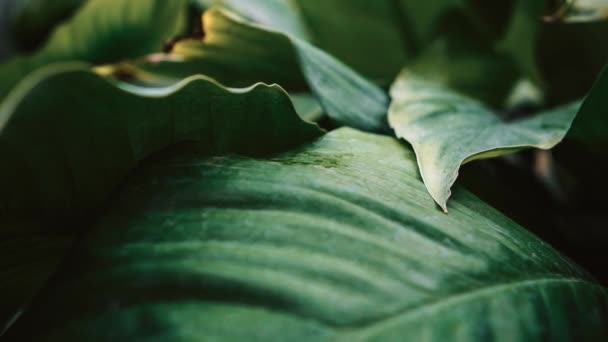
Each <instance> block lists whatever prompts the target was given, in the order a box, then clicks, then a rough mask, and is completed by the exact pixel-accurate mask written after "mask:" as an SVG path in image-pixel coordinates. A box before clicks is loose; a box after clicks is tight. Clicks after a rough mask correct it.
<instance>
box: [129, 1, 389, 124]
mask: <svg viewBox="0 0 608 342" xmlns="http://www.w3.org/2000/svg"><path fill="white" fill-rule="evenodd" d="M203 25H204V26H203V27H204V31H205V37H204V38H203V39H202V40H200V39H186V40H182V41H179V42H177V43H176V44H175V46H174V47H173V49H172V51H171V53H170V54H168V55H162V56H153V57H151V58H149V60H150V59H152V58H158V59H159V60H158V61H148V62H147V63H146V62H144V63H139V64H137V67H138V68H139V69H143V70H144V71H145V72H148V73H150V74H152V75H156V77H161V78H162V77H164V78H174V77H184V76H188V75H192V74H205V75H209V76H210V77H213V78H215V79H217V80H218V81H220V82H222V83H225V84H229V85H236V86H245V85H249V84H251V83H253V82H256V81H260V80H261V81H264V82H267V83H278V84H280V85H282V86H284V87H285V88H286V89H288V90H290V91H291V90H297V89H303V88H304V89H305V88H306V86H308V87H310V90H311V91H312V92H313V94H314V95H315V96H316V97H317V99H318V100H319V102H320V103H321V105H322V106H323V109H324V110H325V112H326V113H327V115H328V116H329V117H330V118H331V119H332V120H334V121H336V122H337V123H340V124H344V125H348V126H352V127H356V128H360V129H363V130H369V131H386V130H387V128H388V126H387V124H386V109H387V107H388V97H387V95H386V94H385V92H384V91H383V90H382V89H380V88H379V87H377V86H376V85H374V84H373V83H371V82H370V81H368V80H366V79H365V78H364V77H362V76H360V75H359V74H357V73H356V72H355V71H353V70H352V69H350V68H349V67H347V66H346V65H344V64H342V63H341V62H339V61H338V60H336V59H334V58H333V57H331V56H330V55H328V54H326V53H324V52H323V51H321V50H319V49H318V48H316V47H314V46H313V45H311V44H309V43H307V42H306V41H304V40H301V39H298V38H295V37H292V36H290V35H285V34H283V33H280V32H277V31H272V30H269V29H266V28H263V27H260V26H255V25H253V24H251V23H249V22H247V21H246V20H244V19H242V18H240V17H238V16H237V15H236V14H234V13H231V12H228V11H226V10H223V9H220V8H218V7H214V8H212V9H210V10H208V11H206V12H205V14H204V15H203Z"/></svg>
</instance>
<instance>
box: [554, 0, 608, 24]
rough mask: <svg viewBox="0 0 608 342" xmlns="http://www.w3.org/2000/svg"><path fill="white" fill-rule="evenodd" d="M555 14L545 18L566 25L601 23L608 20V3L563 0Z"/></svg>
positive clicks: (589, 0) (593, 0)
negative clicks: (562, 22) (590, 22)
mask: <svg viewBox="0 0 608 342" xmlns="http://www.w3.org/2000/svg"><path fill="white" fill-rule="evenodd" d="M562 2H563V4H562V6H561V7H560V8H559V9H558V10H557V13H555V14H553V15H552V16H550V17H547V18H546V20H548V21H554V20H559V21H564V22H567V23H577V22H588V21H601V20H607V19H608V2H607V1H606V0H563V1H562Z"/></svg>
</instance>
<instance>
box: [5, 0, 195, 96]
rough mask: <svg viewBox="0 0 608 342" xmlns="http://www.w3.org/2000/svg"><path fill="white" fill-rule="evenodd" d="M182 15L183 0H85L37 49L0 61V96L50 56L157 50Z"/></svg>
mask: <svg viewBox="0 0 608 342" xmlns="http://www.w3.org/2000/svg"><path fill="white" fill-rule="evenodd" d="M186 21H187V1H186V0H175V1H165V0H138V1H131V0H89V1H87V2H86V3H85V4H84V5H82V7H81V8H80V9H79V10H78V12H77V13H76V14H75V15H74V16H73V17H72V18H71V19H70V20H69V21H67V22H65V23H64V24H62V25H60V26H59V27H58V28H57V29H56V30H55V31H54V32H53V33H52V35H51V37H50V38H49V40H48V41H47V42H46V44H45V45H44V47H43V48H42V49H41V50H40V51H38V52H37V53H35V54H33V55H23V56H17V57H13V58H11V59H10V60H8V61H7V62H6V63H4V64H0V100H2V99H3V98H4V97H5V96H6V95H7V94H8V92H9V90H10V89H11V88H12V87H13V86H14V85H15V84H16V83H17V82H19V80H21V79H22V78H23V77H25V76H26V75H27V74H28V73H29V72H31V71H33V70H35V69H36V68H38V67H41V66H44V65H46V64H49V63H52V62H60V61H72V60H80V61H87V62H91V63H108V62H112V61H117V60H121V59H123V58H131V57H137V56H141V55H144V54H147V53H151V52H155V51H159V50H160V49H161V47H162V44H163V41H164V40H166V39H168V38H171V37H172V36H174V35H176V34H178V33H181V32H182V31H183V30H184V29H185V25H186Z"/></svg>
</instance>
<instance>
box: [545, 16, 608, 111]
mask: <svg viewBox="0 0 608 342" xmlns="http://www.w3.org/2000/svg"><path fill="white" fill-rule="evenodd" d="M606 37H608V21H603V22H595V23H576V24H565V23H545V24H543V25H542V26H541V33H540V41H539V45H538V48H537V51H538V57H537V58H538V61H539V65H540V70H541V72H542V76H543V78H544V80H545V88H546V91H547V98H548V101H549V103H550V104H556V103H563V102H564V101H571V100H573V99H577V98H580V97H582V96H585V94H587V92H588V91H589V89H590V88H591V86H592V85H593V83H594V82H595V80H596V78H597V76H598V75H599V74H600V72H601V71H602V69H603V68H604V65H605V64H606V62H607V61H608V44H603V41H604V40H605V38H606Z"/></svg>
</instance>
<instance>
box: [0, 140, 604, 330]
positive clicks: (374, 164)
mask: <svg viewBox="0 0 608 342" xmlns="http://www.w3.org/2000/svg"><path fill="white" fill-rule="evenodd" d="M431 203H432V200H431V199H430V198H428V196H427V194H426V191H425V189H424V186H423V184H422V183H421V182H420V180H419V176H418V173H417V167H416V162H415V158H414V154H413V153H412V152H411V151H410V150H408V149H405V148H403V146H402V145H401V144H400V143H399V142H398V141H397V140H395V139H393V138H390V137H382V136H376V135H371V134H367V133H361V132H357V131H354V130H351V129H347V128H345V129H340V130H337V131H334V132H331V133H329V134H327V135H325V136H324V137H323V138H321V139H319V140H317V141H316V142H314V143H312V144H310V145H307V146H304V147H301V148H299V149H297V150H294V151H292V152H288V153H283V154H279V155H275V156H273V157H270V158H264V159H252V158H246V157H240V156H218V157H207V156H205V155H204V154H203V155H201V154H200V153H197V152H193V151H192V150H191V149H184V147H176V148H173V149H170V150H167V151H165V153H163V154H162V155H157V156H156V157H155V158H154V159H152V160H149V161H147V162H146V163H144V164H143V165H142V166H141V167H140V168H138V169H137V170H136V171H135V172H134V173H132V174H131V176H130V177H129V180H128V181H127V182H126V183H124V185H123V186H122V187H121V190H120V191H119V192H118V193H117V194H116V196H114V197H113V198H112V200H111V201H110V202H109V203H108V206H107V207H106V209H105V210H103V211H102V212H101V214H100V217H99V218H98V219H97V220H96V221H95V222H94V223H90V222H83V226H89V227H90V228H92V229H91V230H90V233H89V234H88V235H87V236H86V238H85V239H84V240H82V241H81V242H80V244H79V246H78V249H77V250H76V251H75V252H74V254H73V255H72V256H71V257H70V258H69V262H68V263H67V264H66V265H65V267H64V268H63V269H62V271H61V272H60V273H58V274H57V275H56V277H54V280H53V282H52V283H51V284H50V285H49V286H48V287H47V288H46V289H45V290H44V292H43V293H42V294H41V295H40V296H39V297H38V298H37V300H36V302H35V303H34V304H33V305H32V307H31V310H29V311H28V312H26V313H25V314H24V316H23V317H22V319H20V320H19V321H18V322H17V323H16V325H15V326H14V328H13V329H11V330H9V332H8V334H9V335H8V336H7V338H8V339H9V340H23V339H25V340H31V339H33V340H45V341H55V340H56V341H66V340H78V341H86V340H142V339H143V340H171V341H202V340H221V341H231V340H235V341H236V340H248V341H256V340H259V341H285V340H289V341H319V340H332V341H335V340H344V341H353V340H379V341H390V340H394V341H404V340H406V341H418V340H429V341H445V340H460V341H475V340H479V341H487V340H493V339H497V340H498V339H505V340H514V341H535V340H559V339H563V340H600V339H602V338H606V337H608V335H607V334H608V331H606V326H607V325H606V323H608V296H607V293H606V290H605V289H604V288H602V287H600V286H599V285H597V284H595V283H594V281H593V280H592V279H590V278H589V277H588V276H587V275H586V274H585V272H583V271H581V270H580V269H579V268H578V267H577V266H576V265H574V264H572V263H571V262H570V261H568V260H567V259H566V258H564V257H562V256H560V255H559V254H558V253H557V252H556V251H555V250H553V249H552V248H551V247H549V246H548V245H546V244H545V243H543V242H542V241H540V240H539V239H537V238H536V237H534V236H532V235H531V234H530V233H528V232H527V231H525V230H524V229H522V228H521V227H519V226H517V225H516V224H514V223H513V222H512V221H510V220H508V219H507V218H505V217H504V216H502V215H501V214H499V213H498V212H496V211H495V210H493V209H491V208H489V207H488V206H486V205H484V204H483V203H481V202H480V201H479V200H478V199H477V198H475V197H474V196H472V195H470V194H469V193H467V192H466V191H463V190H462V189H458V190H457V191H455V196H454V201H453V204H452V213H451V215H449V216H447V215H444V214H443V213H441V212H439V211H437V210H434V209H433V208H432V206H431V205H430V204H431ZM91 226H92V227H91ZM58 308H61V310H58ZM32 327H35V329H33V328H32Z"/></svg>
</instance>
